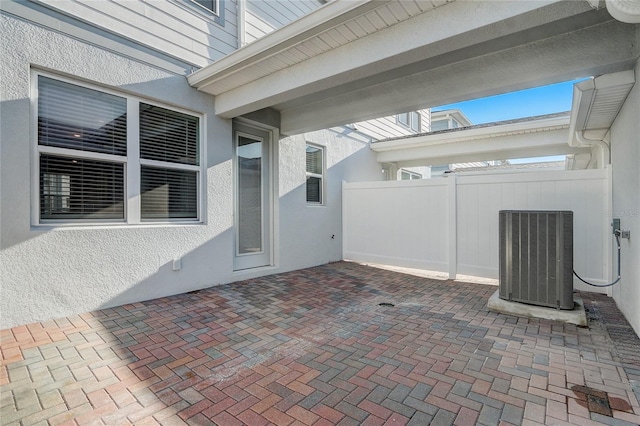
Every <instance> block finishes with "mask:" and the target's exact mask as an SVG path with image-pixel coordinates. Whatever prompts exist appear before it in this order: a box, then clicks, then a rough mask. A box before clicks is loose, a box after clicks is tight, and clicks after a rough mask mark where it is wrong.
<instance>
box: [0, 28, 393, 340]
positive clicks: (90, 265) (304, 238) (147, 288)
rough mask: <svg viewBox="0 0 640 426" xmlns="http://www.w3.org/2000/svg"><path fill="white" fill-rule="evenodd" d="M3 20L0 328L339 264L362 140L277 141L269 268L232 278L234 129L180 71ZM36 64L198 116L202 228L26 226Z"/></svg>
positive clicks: (331, 136) (364, 149)
mask: <svg viewBox="0 0 640 426" xmlns="http://www.w3.org/2000/svg"><path fill="white" fill-rule="evenodd" d="M0 25H1V27H0V31H1V33H2V35H3V42H2V52H1V53H2V58H3V61H2V63H1V64H0V81H2V85H1V87H2V95H1V101H2V102H1V111H2V114H1V115H0V120H1V122H0V129H1V134H0V137H1V140H2V144H1V147H0V149H1V152H0V159H1V160H0V161H1V163H0V201H1V202H0V218H1V222H0V233H1V234H0V242H1V246H0V248H1V251H0V277H1V297H0V312H1V313H2V315H1V322H0V328H7V327H11V326H14V325H18V324H26V323H30V322H33V321H37V320H47V319H51V318H57V317H61V316H66V315H73V314H77V313H82V312H87V311H91V310H95V309H99V308H103V307H110V306H117V305H121V304H125V303H131V302H135V301H141V300H148V299H152V298H156V297H161V296H165V295H170V294H177V293H183V292H187V291H191V290H194V289H199V288H205V287H210V286H213V285H217V284H221V283H228V282H233V281H237V280H240V279H244V278H247V277H251V276H257V275H265V274H270V273H277V272H281V271H285V270H293V269H299V268H303V267H307V266H312V265H318V264H322V263H326V262H328V261H332V260H340V259H341V258H342V243H341V199H340V187H341V182H342V181H343V180H376V179H380V176H381V174H380V167H379V165H378V164H377V163H376V161H375V156H374V155H373V153H372V152H371V150H370V149H369V146H368V143H367V142H368V139H367V138H365V137H363V136H361V135H357V134H355V135H349V134H345V133H344V132H345V131H347V130H345V129H337V130H325V131H320V132H316V133H314V134H312V135H300V136H296V137H294V138H288V139H284V140H282V141H281V142H280V146H279V150H277V151H279V165H278V168H279V175H278V179H277V180H276V181H277V182H278V183H279V189H278V188H276V189H275V191H276V193H278V191H279V202H278V203H276V213H277V216H276V217H275V223H276V227H275V229H276V238H275V247H276V251H275V258H276V265H275V266H274V267H271V268H264V269H259V270H251V271H248V272H243V273H238V272H234V271H233V252H234V241H233V167H232V153H233V151H232V126H231V122H230V121H228V120H221V119H219V118H217V117H216V116H215V114H214V99H213V97H211V96H209V95H206V94H203V93H200V92H198V91H196V90H195V89H193V88H191V87H190V86H189V85H188V83H187V81H186V79H185V77H184V76H181V75H176V74H172V73H170V72H167V71H165V70H163V69H160V68H158V67H151V66H148V65H145V64H144V63H142V62H138V61H136V60H131V59H128V58H124V57H122V56H119V55H117V54H115V53H113V52H110V51H106V50H103V49H101V48H99V47H96V46H94V45H90V44H86V43H83V42H82V41H79V40H77V39H75V38H71V37H67V36H65V35H63V34H60V33H58V32H54V31H50V30H47V29H45V28H42V27H40V26H37V25H32V24H31V23H29V22H26V21H24V20H21V19H15V18H13V17H11V16H9V15H0ZM34 67H35V68H38V69H43V70H47V71H49V72H52V73H54V74H60V75H64V76H67V77H70V78H73V79H78V80H80V81H85V82H88V83H91V84H92V85H97V86H99V87H100V86H103V87H105V88H109V89H111V90H116V91H120V92H122V93H124V94H133V95H136V96H138V97H141V98H143V99H149V100H153V101H156V102H160V103H163V104H166V105H168V106H171V105H173V106H176V107H180V108H184V109H187V110H190V111H194V112H199V113H202V114H204V115H205V123H206V135H207V140H206V184H207V187H206V200H205V211H204V219H205V220H204V223H203V224H193V225H177V224H174V225H144V226H141V225H140V226H131V225H116V226H100V227H96V226H84V227H79V226H76V227H71V228H57V229H51V228H45V227H38V226H33V224H32V223H31V193H32V184H31V170H32V168H33V167H35V166H36V165H35V164H34V163H33V159H32V154H33V150H34V149H35V142H34V141H33V139H32V137H33V136H32V135H31V134H30V132H31V129H32V127H33V125H34V122H33V119H32V117H31V110H30V103H31V100H30V84H31V81H30V79H31V69H32V68H34ZM305 141H310V142H314V143H317V144H320V145H324V146H326V148H327V152H326V155H327V172H326V191H327V192H326V197H327V198H326V203H325V205H324V206H322V207H317V206H314V207H311V206H308V205H307V203H306V197H305V181H306V176H305ZM356 164H357V167H356V166H355V165H356ZM276 172H278V170H277V171H276ZM332 235H334V238H333V239H332V238H331V236H332ZM178 257H179V258H182V269H181V270H180V271H173V270H172V261H173V259H174V258H178Z"/></svg>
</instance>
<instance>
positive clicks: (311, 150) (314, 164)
mask: <svg viewBox="0 0 640 426" xmlns="http://www.w3.org/2000/svg"><path fill="white" fill-rule="evenodd" d="M307 173H314V174H318V175H320V174H322V149H320V148H317V147H315V146H311V145H307Z"/></svg>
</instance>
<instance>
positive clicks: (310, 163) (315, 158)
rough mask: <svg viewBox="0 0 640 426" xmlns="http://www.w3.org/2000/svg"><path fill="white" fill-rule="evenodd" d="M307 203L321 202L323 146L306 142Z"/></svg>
mask: <svg viewBox="0 0 640 426" xmlns="http://www.w3.org/2000/svg"><path fill="white" fill-rule="evenodd" d="M306 163H307V203H309V204H323V203H324V200H323V197H324V194H323V192H324V191H323V188H324V148H322V147H320V146H317V145H311V144H307V149H306Z"/></svg>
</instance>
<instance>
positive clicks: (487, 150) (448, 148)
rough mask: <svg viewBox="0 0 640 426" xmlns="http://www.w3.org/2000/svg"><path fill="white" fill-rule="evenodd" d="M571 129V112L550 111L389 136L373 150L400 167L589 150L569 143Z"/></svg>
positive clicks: (374, 144) (372, 145)
mask: <svg viewBox="0 0 640 426" xmlns="http://www.w3.org/2000/svg"><path fill="white" fill-rule="evenodd" d="M568 128H569V114H568V113H558V114H547V115H542V116H536V117H527V118H519V119H515V120H506V121H500V122H496V123H485V124H477V125H473V126H468V127H462V128H457V129H447V130H440V131H436V132H430V133H424V134H421V135H416V136H412V137H402V138H393V139H386V140H383V141H379V142H375V143H372V144H371V149H372V150H373V151H375V152H377V153H378V161H379V162H396V163H399V166H400V167H406V166H416V165H436V164H451V163H464V162H473V161H487V160H495V159H505V158H525V157H539V156H548V155H562V154H575V153H580V152H585V149H584V148H572V147H570V146H569V145H568V144H567V133H568Z"/></svg>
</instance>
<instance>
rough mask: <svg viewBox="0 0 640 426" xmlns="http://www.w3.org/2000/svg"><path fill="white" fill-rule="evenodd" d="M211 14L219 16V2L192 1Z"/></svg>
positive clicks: (208, 0)
mask: <svg viewBox="0 0 640 426" xmlns="http://www.w3.org/2000/svg"><path fill="white" fill-rule="evenodd" d="M191 1H193V2H194V3H197V4H199V5H200V6H202V7H204V8H205V9H207V10H210V11H211V12H213V13H215V14H216V15H217V14H218V0H191Z"/></svg>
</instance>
